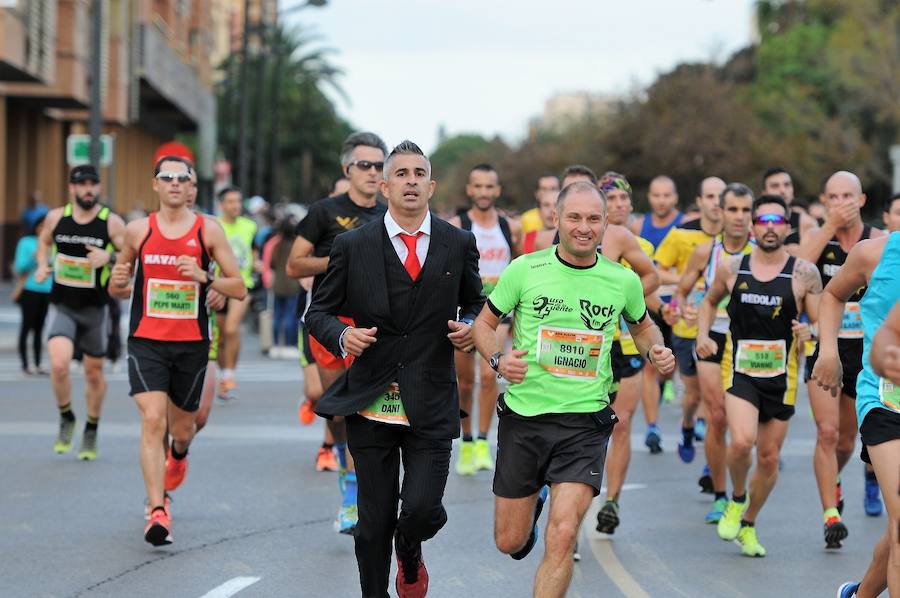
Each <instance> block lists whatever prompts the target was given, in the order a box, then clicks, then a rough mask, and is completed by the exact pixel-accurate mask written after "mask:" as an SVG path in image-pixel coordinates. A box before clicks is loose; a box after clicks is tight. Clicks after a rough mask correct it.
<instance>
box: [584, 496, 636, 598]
mask: <svg viewBox="0 0 900 598" xmlns="http://www.w3.org/2000/svg"><path fill="white" fill-rule="evenodd" d="M599 510H600V507H599V506H598V505H597V501H596V500H594V501H591V507H590V509H588V512H587V514H586V515H585V517H584V522H583V524H582V525H583V527H584V533H585V535H586V536H587V537H588V540H589V541H590V543H591V552H592V553H593V555H594V558H595V559H597V562H598V563H600V566H601V567H602V568H603V572H604V573H606V576H607V577H609V578H610V579H611V580H612V582H613V583H614V584H616V587H618V588H619V590H620V591H621V592H622V593H623V594H624V595H625V596H626V597H627V598H650V594H648V593H647V592H646V590H644V588H642V587H641V585H640V584H639V583H638V582H637V580H636V579H635V578H634V577H632V576H631V574H630V573H629V572H628V570H627V569H626V568H625V566H624V565H623V564H622V562H621V561H620V560H619V557H617V556H616V553H615V552H614V551H613V549H612V544H611V543H610V542H609V541H604V540H601V539H600V537H599V536H598V534H597V532H595V531H594V529H593V527H592V526H591V522H593V521H596V520H597V511H599Z"/></svg>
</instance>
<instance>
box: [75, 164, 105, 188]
mask: <svg viewBox="0 0 900 598" xmlns="http://www.w3.org/2000/svg"><path fill="white" fill-rule="evenodd" d="M87 179H91V180H92V181H96V182H98V183H99V182H100V174H99V173H98V172H97V169H96V168H94V167H93V166H91V165H90V164H82V165H81V166H76V167H75V168H73V169H72V170H71V171H70V172H69V182H70V183H80V182H82V181H85V180H87Z"/></svg>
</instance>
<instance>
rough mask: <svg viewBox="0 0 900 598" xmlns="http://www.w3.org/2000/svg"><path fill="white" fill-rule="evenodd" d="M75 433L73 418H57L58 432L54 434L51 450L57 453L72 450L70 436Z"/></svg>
mask: <svg viewBox="0 0 900 598" xmlns="http://www.w3.org/2000/svg"><path fill="white" fill-rule="evenodd" d="M74 435H75V420H74V419H72V420H68V419H65V418H63V417H61V418H59V433H58V434H57V435H56V444H54V445H53V452H55V453H56V454H57V455H62V454H64V453H68V452H69V451H71V450H72V436H74Z"/></svg>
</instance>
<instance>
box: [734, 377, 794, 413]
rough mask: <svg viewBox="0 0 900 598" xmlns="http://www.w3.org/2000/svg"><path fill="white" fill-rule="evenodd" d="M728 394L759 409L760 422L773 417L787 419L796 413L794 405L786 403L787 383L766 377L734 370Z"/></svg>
mask: <svg viewBox="0 0 900 598" xmlns="http://www.w3.org/2000/svg"><path fill="white" fill-rule="evenodd" d="M727 392H728V394H731V395H734V396H736V397H738V398H740V399H744V400H745V401H747V402H749V403H750V404H751V405H753V406H754V407H756V408H757V409H758V410H759V422H760V423H763V424H764V423H766V422H768V421H771V420H773V419H780V420H781V421H787V420H789V419H791V417H792V416H793V415H794V406H793V405H786V404H785V403H784V396H785V394H786V393H787V387H786V385H785V384H780V383H779V382H777V381H774V382H773V381H772V380H770V379H765V378H751V377H750V376H747V375H746V374H741V373H738V372H734V374H733V378H732V380H731V388H728V389H727Z"/></svg>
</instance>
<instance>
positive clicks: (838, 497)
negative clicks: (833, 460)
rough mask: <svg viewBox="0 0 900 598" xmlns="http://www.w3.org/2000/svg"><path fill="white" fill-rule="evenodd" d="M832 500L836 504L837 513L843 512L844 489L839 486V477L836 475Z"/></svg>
mask: <svg viewBox="0 0 900 598" xmlns="http://www.w3.org/2000/svg"><path fill="white" fill-rule="evenodd" d="M834 500H835V504H836V505H837V510H838V513H840V514H841V515H843V514H844V490H843V488H841V478H840V477H838V481H837V484H835V486H834Z"/></svg>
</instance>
